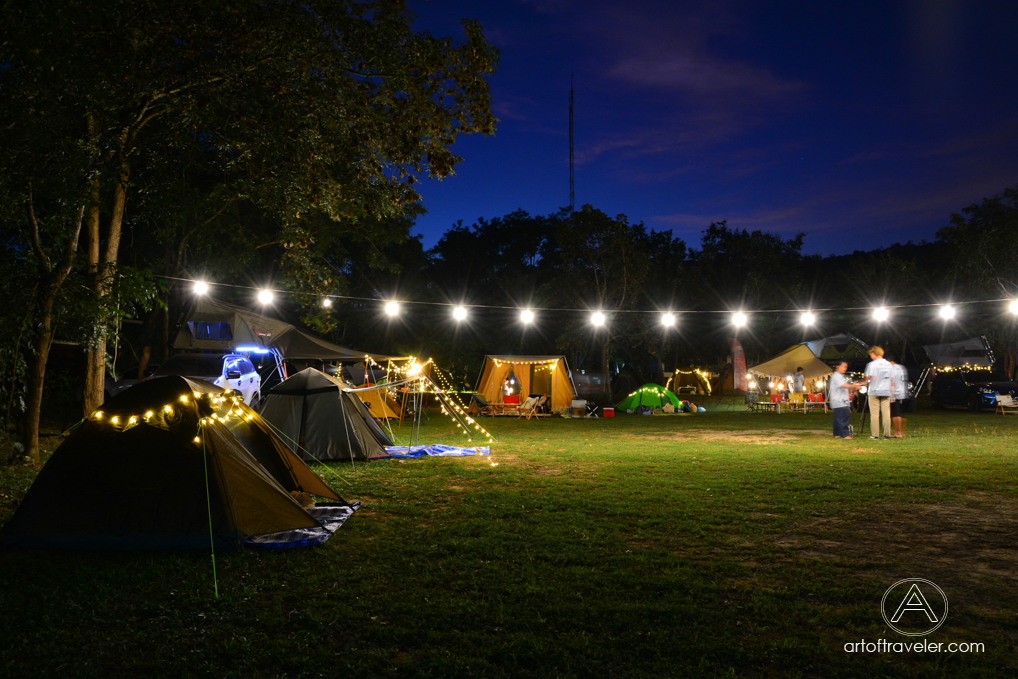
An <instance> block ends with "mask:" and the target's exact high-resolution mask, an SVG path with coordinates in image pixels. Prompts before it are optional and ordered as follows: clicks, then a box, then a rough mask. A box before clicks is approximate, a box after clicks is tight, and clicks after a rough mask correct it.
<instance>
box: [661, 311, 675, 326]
mask: <svg viewBox="0 0 1018 679" xmlns="http://www.w3.org/2000/svg"><path fill="white" fill-rule="evenodd" d="M661 325H663V326H665V327H666V328H671V327H674V326H675V314H668V313H666V314H662V315H661Z"/></svg>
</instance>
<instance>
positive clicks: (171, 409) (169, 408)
mask: <svg viewBox="0 0 1018 679" xmlns="http://www.w3.org/2000/svg"><path fill="white" fill-rule="evenodd" d="M163 410H164V411H166V412H168V413H172V412H173V406H163Z"/></svg>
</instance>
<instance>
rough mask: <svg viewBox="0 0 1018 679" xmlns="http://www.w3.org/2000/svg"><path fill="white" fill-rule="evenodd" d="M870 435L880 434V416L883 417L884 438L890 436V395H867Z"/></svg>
mask: <svg viewBox="0 0 1018 679" xmlns="http://www.w3.org/2000/svg"><path fill="white" fill-rule="evenodd" d="M869 408H870V435H871V436H880V418H883V419H884V438H887V439H889V438H891V397H890V396H874V395H873V394H870V395H869Z"/></svg>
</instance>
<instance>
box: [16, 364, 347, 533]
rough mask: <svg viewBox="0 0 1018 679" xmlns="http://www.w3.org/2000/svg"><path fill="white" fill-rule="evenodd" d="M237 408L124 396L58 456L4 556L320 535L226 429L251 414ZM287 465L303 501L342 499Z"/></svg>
mask: <svg viewBox="0 0 1018 679" xmlns="http://www.w3.org/2000/svg"><path fill="white" fill-rule="evenodd" d="M232 406H235V404H234V403H232V398H230V397H229V396H228V395H227V396H226V397H225V398H224V396H223V392H222V391H221V390H219V389H218V388H216V387H213V386H211V385H209V384H206V383H203V382H192V381H190V380H187V379H185V378H183V377H162V378H158V379H153V380H151V381H146V382H143V383H141V384H139V385H137V386H135V387H132V388H131V389H128V390H126V391H124V392H122V393H121V394H118V395H117V396H115V397H113V398H112V399H110V400H109V401H107V402H106V403H105V404H104V405H103V408H102V410H101V411H96V412H95V413H93V414H92V415H91V416H90V417H89V418H88V419H87V420H86V421H85V422H83V423H82V424H81V425H80V426H79V427H78V428H77V429H76V430H75V431H74V432H73V433H72V434H71V435H70V436H69V437H68V438H67V439H66V440H65V441H64V442H63V443H62V444H61V445H60V447H59V448H57V450H56V451H55V452H54V453H53V456H52V457H51V458H50V460H49V461H48V462H47V464H46V466H45V467H44V468H43V470H42V471H41V472H40V473H39V476H38V477H37V478H36V480H35V483H33V484H32V487H31V488H30V489H29V491H28V494H27V495H26V496H25V499H24V500H23V501H22V503H21V505H20V507H18V511H17V512H16V513H15V514H14V516H13V517H12V518H11V520H10V521H9V522H8V523H7V525H6V526H4V529H3V533H2V534H0V545H3V546H5V547H45V548H63V549H207V548H208V547H209V542H210V537H211V538H212V540H213V541H214V544H215V546H216V547H240V546H242V545H243V544H245V541H247V540H248V539H252V538H255V537H256V536H265V535H268V534H276V533H281V532H284V531H292V530H294V529H312V528H316V527H319V526H320V523H319V521H318V520H316V519H315V518H314V517H313V516H312V515H311V514H310V513H308V511H307V510H305V509H304V507H302V506H301V505H300V503H298V502H297V501H296V500H295V499H294V498H293V497H292V496H291V495H290V493H289V492H288V491H287V489H286V488H285V487H284V486H283V485H281V484H280V483H279V481H277V480H276V478H274V476H273V474H272V473H270V472H269V471H268V470H267V469H266V468H265V467H264V466H263V465H262V464H261V463H259V461H258V459H257V458H256V457H255V456H254V455H252V453H251V452H249V451H248V450H247V449H246V448H244V446H243V445H241V443H240V442H239V441H238V440H237V438H235V437H234V435H233V434H232V433H231V432H230V429H229V427H228V426H227V425H226V424H224V423H223V422H222V421H221V420H222V419H226V420H227V421H229V418H230V417H233V418H238V417H241V416H242V415H244V414H245V413H246V411H244V410H242V409H241V410H238V409H237V408H235V407H232ZM224 408H225V409H227V412H226V413H224V412H223V410H224ZM229 411H233V412H232V413H230V412H229ZM217 412H218V413H219V414H218V415H217V414H216V413H217ZM227 413H229V414H227ZM276 453H277V454H278V453H280V451H278V450H277V451H276ZM262 454H263V455H264V456H265V457H266V459H270V458H271V457H272V454H270V453H269V452H267V451H263V453H262ZM278 459H280V460H284V463H283V464H284V465H285V464H289V465H290V466H291V467H292V473H290V474H288V477H289V481H288V482H287V483H288V485H290V486H292V487H293V488H294V489H295V490H301V491H303V492H310V493H326V496H327V497H333V498H338V496H337V495H336V494H335V493H334V492H332V491H331V490H329V489H328V487H327V486H325V484H324V483H321V480H320V479H318V481H317V483H316V482H315V480H314V479H312V478H311V477H315V479H317V477H316V476H315V475H314V474H313V473H310V476H309V475H308V473H309V472H310V470H307V468H306V466H305V467H304V470H303V471H302V470H300V468H299V466H300V465H303V463H301V462H300V461H299V460H295V459H294V458H293V457H285V456H282V455H278ZM305 472H308V473H305Z"/></svg>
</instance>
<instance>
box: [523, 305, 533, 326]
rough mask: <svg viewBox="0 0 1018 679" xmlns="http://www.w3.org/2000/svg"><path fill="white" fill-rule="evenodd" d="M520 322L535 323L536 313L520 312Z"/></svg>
mask: <svg viewBox="0 0 1018 679" xmlns="http://www.w3.org/2000/svg"><path fill="white" fill-rule="evenodd" d="M520 321H522V322H523V323H526V324H530V323H533V322H534V312H533V311H531V310H530V309H524V310H523V311H521V312H520Z"/></svg>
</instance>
